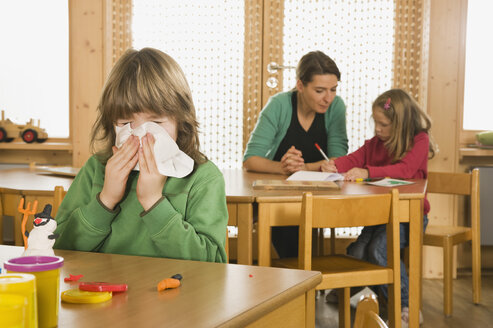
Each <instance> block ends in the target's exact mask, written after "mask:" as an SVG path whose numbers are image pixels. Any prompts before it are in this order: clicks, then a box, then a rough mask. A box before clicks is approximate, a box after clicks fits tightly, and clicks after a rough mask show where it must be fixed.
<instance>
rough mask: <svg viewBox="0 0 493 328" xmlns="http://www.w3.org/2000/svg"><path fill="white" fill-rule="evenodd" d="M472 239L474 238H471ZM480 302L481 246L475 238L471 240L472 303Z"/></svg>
mask: <svg viewBox="0 0 493 328" xmlns="http://www.w3.org/2000/svg"><path fill="white" fill-rule="evenodd" d="M473 237H474V236H473ZM480 301H481V245H479V240H478V239H477V238H473V239H472V302H473V303H474V304H479V302H480Z"/></svg>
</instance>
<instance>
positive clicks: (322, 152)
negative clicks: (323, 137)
mask: <svg viewBox="0 0 493 328" xmlns="http://www.w3.org/2000/svg"><path fill="white" fill-rule="evenodd" d="M315 147H317V149H318V151H319V152H320V154H322V156H323V157H324V158H325V160H327V162H329V161H330V159H329V158H328V157H327V155H325V153H324V151H323V150H322V148H320V146H319V145H318V143H316V142H315Z"/></svg>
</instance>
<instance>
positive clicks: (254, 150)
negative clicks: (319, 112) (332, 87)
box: [243, 91, 348, 161]
mask: <svg viewBox="0 0 493 328" xmlns="http://www.w3.org/2000/svg"><path fill="white" fill-rule="evenodd" d="M292 93H293V92H292V91H287V92H281V93H278V94H276V95H274V96H273V97H271V98H270V99H269V102H268V103H267V105H265V107H264V109H263V110H262V111H261V112H260V117H259V119H258V121H257V125H256V126H255V129H254V130H253V132H252V134H251V136H250V140H249V141H248V144H247V147H246V150H245V155H244V156H243V161H245V160H246V159H247V158H249V157H251V156H260V157H265V158H267V159H270V160H272V159H273V158H274V156H275V154H276V151H277V148H278V147H279V145H280V144H281V141H282V139H283V138H284V136H285V135H286V133H287V131H288V128H289V125H290V123H291V116H292V112H293V106H292V103H291V95H292ZM324 117H325V129H326V130H327V149H326V154H327V156H328V157H339V156H344V155H346V154H347V150H348V139H347V133H346V105H344V101H343V100H342V99H341V97H339V96H336V97H335V98H334V101H332V103H331V104H330V106H329V109H328V110H327V111H326V112H325V114H324ZM301 150H302V149H301ZM302 151H303V150H302Z"/></svg>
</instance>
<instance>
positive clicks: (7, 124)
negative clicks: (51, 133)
mask: <svg viewBox="0 0 493 328" xmlns="http://www.w3.org/2000/svg"><path fill="white" fill-rule="evenodd" d="M39 123H40V122H39V120H38V125H37V126H36V125H34V123H33V119H30V120H29V122H27V123H26V124H24V125H22V124H15V123H13V122H12V121H11V120H9V119H5V112H4V111H3V110H2V120H0V142H3V141H5V142H11V141H12V140H14V138H18V137H20V138H22V140H23V141H24V142H27V143H33V142H35V141H36V142H44V141H46V139H47V138H48V133H46V130H45V129H42V128H41V127H40V126H39Z"/></svg>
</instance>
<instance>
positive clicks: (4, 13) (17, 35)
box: [0, 0, 69, 138]
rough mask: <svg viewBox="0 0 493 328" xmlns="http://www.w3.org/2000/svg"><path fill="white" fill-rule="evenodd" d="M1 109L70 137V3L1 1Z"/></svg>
mask: <svg viewBox="0 0 493 328" xmlns="http://www.w3.org/2000/svg"><path fill="white" fill-rule="evenodd" d="M0 40H1V43H2V44H1V48H2V51H1V52H0V72H1V74H0V109H1V110H4V111H5V117H6V118H9V119H10V120H12V121H13V122H14V123H17V124H25V123H26V122H27V121H29V120H30V119H31V118H33V119H34V121H35V124H37V120H40V123H41V127H42V128H45V129H46V130H47V132H48V136H49V137H50V138H53V137H56V138H68V136H69V91H68V90H69V85H68V77H69V76H68V58H69V57H68V56H69V54H68V1H37V0H18V1H2V2H0Z"/></svg>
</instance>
